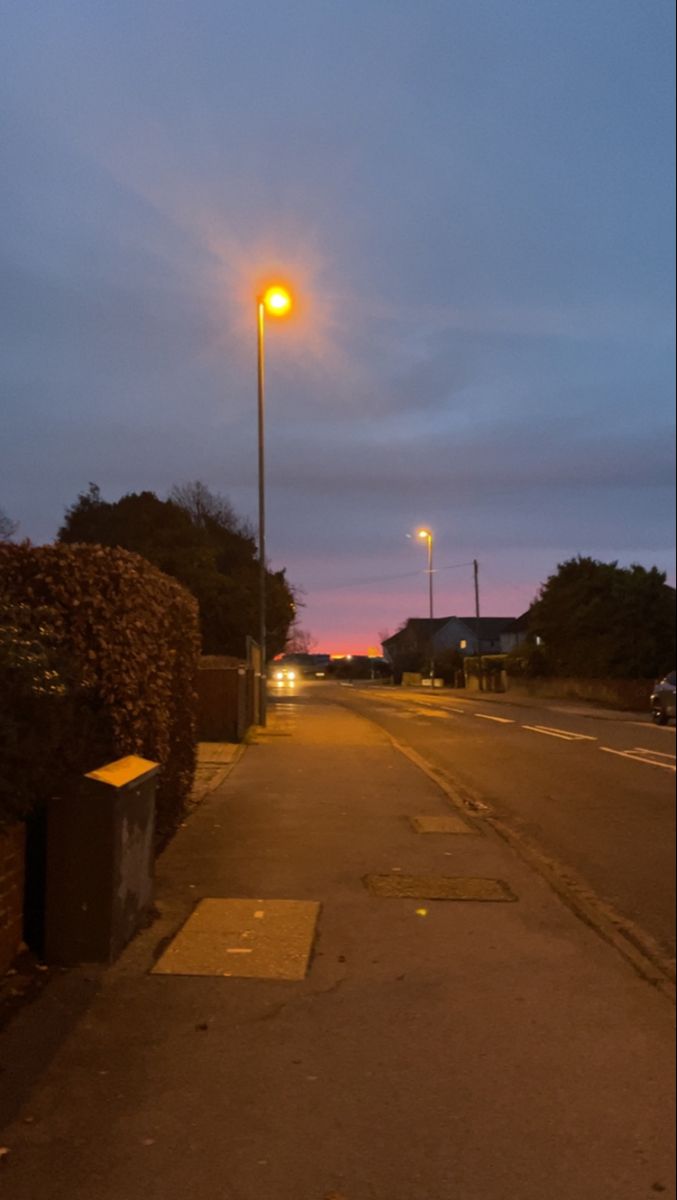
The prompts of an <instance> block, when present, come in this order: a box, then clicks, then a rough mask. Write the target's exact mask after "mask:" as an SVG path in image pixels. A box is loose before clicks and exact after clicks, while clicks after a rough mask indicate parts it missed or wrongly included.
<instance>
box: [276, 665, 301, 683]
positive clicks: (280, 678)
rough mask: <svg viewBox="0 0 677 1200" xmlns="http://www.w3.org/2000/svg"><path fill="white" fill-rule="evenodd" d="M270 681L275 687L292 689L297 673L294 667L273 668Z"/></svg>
mask: <svg viewBox="0 0 677 1200" xmlns="http://www.w3.org/2000/svg"><path fill="white" fill-rule="evenodd" d="M271 679H272V681H273V683H274V684H275V686H276V687H293V686H294V684H295V683H296V679H297V672H296V671H295V669H294V667H282V666H279V667H273V670H272V673H271Z"/></svg>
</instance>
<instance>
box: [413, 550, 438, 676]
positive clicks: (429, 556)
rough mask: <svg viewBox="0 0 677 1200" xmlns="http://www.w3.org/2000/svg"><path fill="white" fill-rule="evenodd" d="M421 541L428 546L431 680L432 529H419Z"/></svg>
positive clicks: (433, 672) (431, 671) (433, 666)
mask: <svg viewBox="0 0 677 1200" xmlns="http://www.w3.org/2000/svg"><path fill="white" fill-rule="evenodd" d="M416 536H417V537H418V538H420V540H421V541H425V542H426V543H427V546H428V609H429V616H430V680H431V684H430V686H431V687H432V680H433V679H434V678H435V658H434V653H433V627H432V622H433V616H434V612H433V535H432V530H431V529H419V530H418V533H417V534H416Z"/></svg>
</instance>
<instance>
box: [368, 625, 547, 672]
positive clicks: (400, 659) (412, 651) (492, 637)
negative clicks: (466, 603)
mask: <svg viewBox="0 0 677 1200" xmlns="http://www.w3.org/2000/svg"><path fill="white" fill-rule="evenodd" d="M526 617H527V614H526V613H525V614H524V615H523V616H521V617H479V618H477V617H435V618H434V619H433V620H432V621H431V620H430V618H429V617H409V620H408V621H407V622H406V624H405V625H403V627H402V629H400V630H398V632H397V633H394V634H393V635H392V637H389V638H386V639H385V641H384V642H383V653H384V655H385V658H386V659H387V661H388V662H389V663H390V665H391V666H392V668H393V672H394V674H395V675H396V676H397V675H398V674H401V673H402V671H416V670H420V668H421V665H422V660H423V659H425V658H426V656H427V655H429V654H430V653H431V651H432V653H433V655H436V654H441V653H442V652H443V651H445V650H451V651H456V652H457V653H459V654H461V655H472V654H478V653H479V654H507V653H508V652H509V651H510V650H512V649H514V647H515V646H517V645H519V643H520V642H521V641H523V640H524V638H525V636H526Z"/></svg>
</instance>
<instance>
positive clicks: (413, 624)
mask: <svg viewBox="0 0 677 1200" xmlns="http://www.w3.org/2000/svg"><path fill="white" fill-rule="evenodd" d="M451 620H452V617H433V619H432V621H431V619H430V617H409V618H408V620H407V623H406V625H403V627H402V629H398V631H397V633H393V634H391V635H390V637H389V638H384V639H383V642H382V643H381V645H383V646H388V645H389V644H390V643H391V642H397V641H398V640H399V638H401V637H403V636H404V635H405V634H410V633H415V634H417V635H423V636H424V637H430V634H431V633H437V631H438V630H439V629H444V626H445V625H446V624H447V622H448V621H451Z"/></svg>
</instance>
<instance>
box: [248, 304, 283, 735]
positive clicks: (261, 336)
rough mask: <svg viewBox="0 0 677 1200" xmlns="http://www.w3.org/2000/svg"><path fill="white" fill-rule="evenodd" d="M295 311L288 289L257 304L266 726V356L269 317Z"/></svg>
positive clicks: (262, 710)
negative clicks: (266, 325)
mask: <svg viewBox="0 0 677 1200" xmlns="http://www.w3.org/2000/svg"><path fill="white" fill-rule="evenodd" d="M290 308H291V296H290V295H289V292H288V291H287V290H286V288H283V287H280V286H279V285H274V286H273V287H269V288H268V289H267V291H265V292H264V293H263V295H262V296H259V297H258V299H257V301H256V332H257V338H256V349H257V381H258V450H259V454H258V458H259V652H260V655H261V663H260V675H259V722H260V724H261V725H265V724H266V719H267V711H266V710H267V703H266V702H267V695H266V679H267V663H266V653H267V651H266V641H267V628H266V598H267V596H266V590H267V589H266V584H267V579H266V455H265V415H266V356H265V324H266V313H268V314H269V315H270V316H274V317H284V316H286V315H287V313H288V312H289V309H290Z"/></svg>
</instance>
